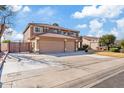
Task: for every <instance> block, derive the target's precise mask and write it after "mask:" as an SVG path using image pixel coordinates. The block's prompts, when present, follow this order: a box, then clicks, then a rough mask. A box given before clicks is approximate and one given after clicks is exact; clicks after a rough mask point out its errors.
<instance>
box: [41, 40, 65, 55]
mask: <svg viewBox="0 0 124 93" xmlns="http://www.w3.org/2000/svg"><path fill="white" fill-rule="evenodd" d="M40 52H42V53H55V52H64V41H62V40H61V41H60V40H59V41H57V40H56V41H55V40H54V41H52V40H42V41H40Z"/></svg>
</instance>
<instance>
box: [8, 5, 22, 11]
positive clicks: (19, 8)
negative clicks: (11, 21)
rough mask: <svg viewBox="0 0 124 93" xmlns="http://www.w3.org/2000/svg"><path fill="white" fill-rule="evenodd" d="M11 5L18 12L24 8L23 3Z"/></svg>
mask: <svg viewBox="0 0 124 93" xmlns="http://www.w3.org/2000/svg"><path fill="white" fill-rule="evenodd" d="M9 7H10V9H11V10H12V11H13V12H18V11H20V10H21V9H22V7H23V6H22V5H10V6H9Z"/></svg>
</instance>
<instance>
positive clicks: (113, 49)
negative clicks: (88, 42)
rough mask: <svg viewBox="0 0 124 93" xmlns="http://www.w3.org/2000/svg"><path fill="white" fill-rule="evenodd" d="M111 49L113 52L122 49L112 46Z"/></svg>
mask: <svg viewBox="0 0 124 93" xmlns="http://www.w3.org/2000/svg"><path fill="white" fill-rule="evenodd" d="M110 51H111V52H120V49H119V48H117V47H116V48H110Z"/></svg>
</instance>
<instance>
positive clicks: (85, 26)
mask: <svg viewBox="0 0 124 93" xmlns="http://www.w3.org/2000/svg"><path fill="white" fill-rule="evenodd" d="M76 28H79V29H80V28H81V29H83V28H87V24H78V25H77V26H76Z"/></svg>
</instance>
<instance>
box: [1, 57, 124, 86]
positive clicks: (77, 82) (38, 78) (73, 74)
mask: <svg viewBox="0 0 124 93" xmlns="http://www.w3.org/2000/svg"><path fill="white" fill-rule="evenodd" d="M120 70H124V58H122V59H116V60H112V61H104V62H98V63H95V64H89V65H82V66H78V67H68V66H66V65H62V64H61V66H60V65H59V66H58V65H54V66H49V67H48V68H37V69H32V70H28V71H20V72H13V73H7V74H4V75H3V76H2V79H1V82H2V83H3V84H2V87H21V88H23V87H31V88H37V87H40V88H41V87H43V88H44V87H45V88H51V87H64V88H67V87H86V86H88V85H90V84H91V83H94V82H96V81H98V80H100V79H102V78H105V77H106V76H108V75H111V74H113V73H115V72H118V71H120Z"/></svg>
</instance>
